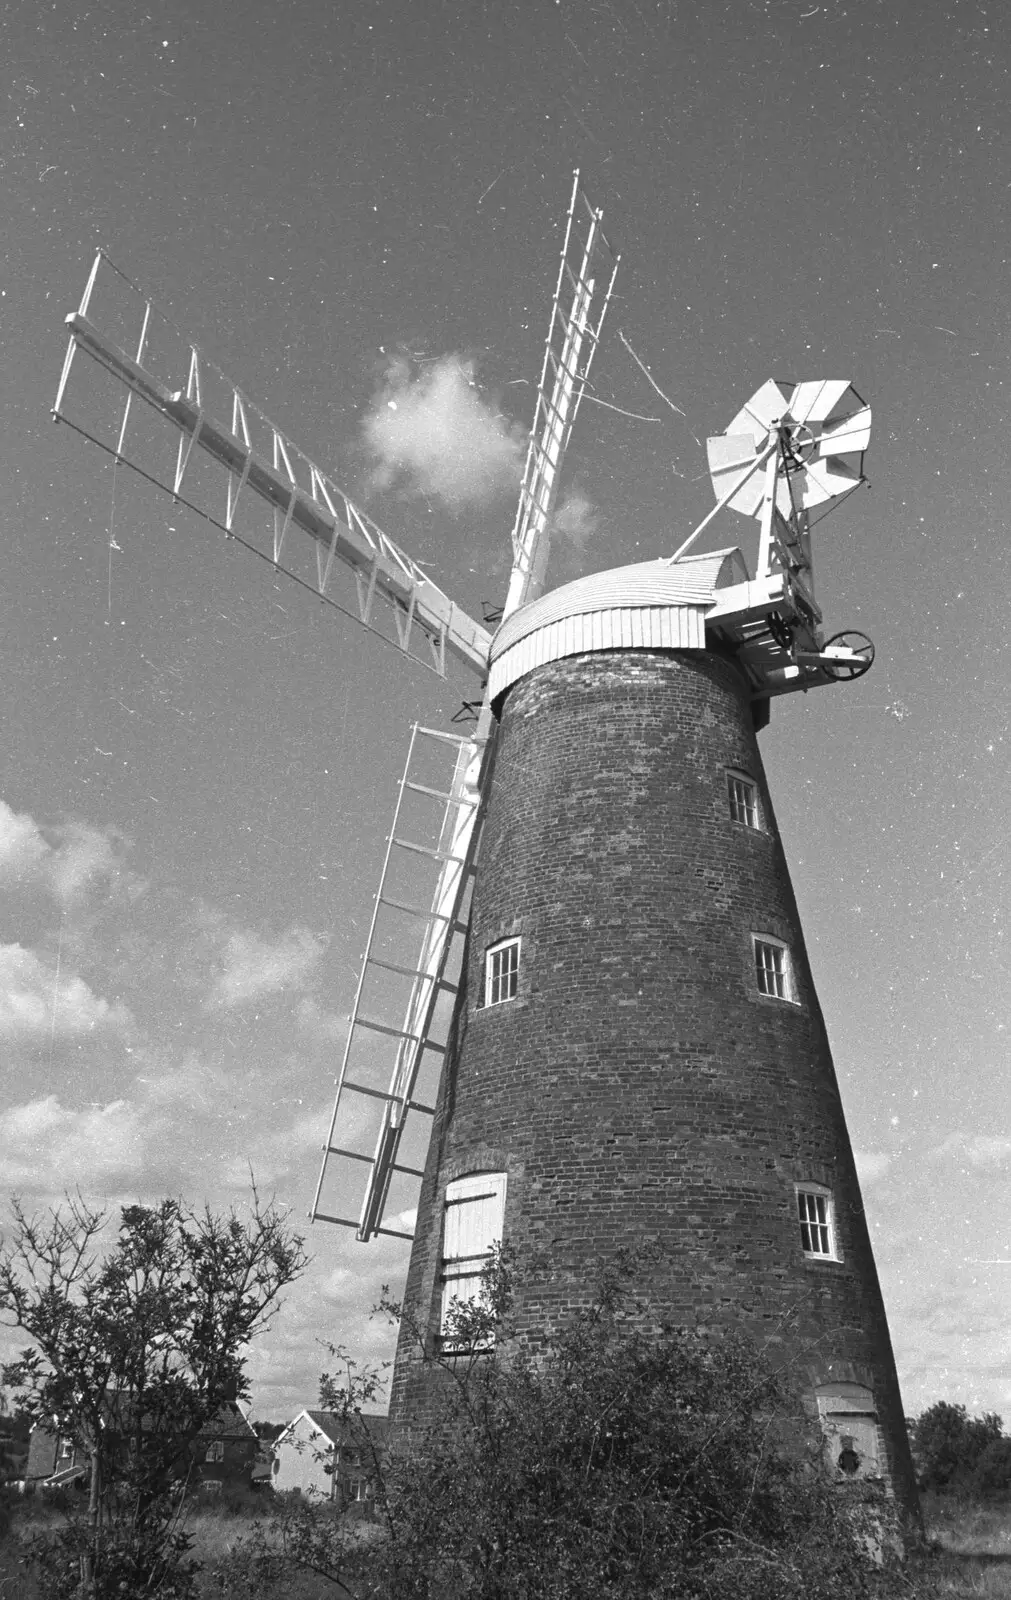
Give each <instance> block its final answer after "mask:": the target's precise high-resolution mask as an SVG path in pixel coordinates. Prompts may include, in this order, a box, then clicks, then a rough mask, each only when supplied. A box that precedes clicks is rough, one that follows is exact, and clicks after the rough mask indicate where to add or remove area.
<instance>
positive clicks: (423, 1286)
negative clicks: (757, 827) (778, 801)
mask: <svg viewBox="0 0 1011 1600" xmlns="http://www.w3.org/2000/svg"><path fill="white" fill-rule="evenodd" d="M728 767H733V768H736V769H740V770H742V771H744V772H746V773H749V774H750V775H751V776H752V777H753V778H754V779H755V780H756V782H757V783H758V785H759V789H760V793H761V805H762V815H763V830H762V831H760V832H756V831H754V830H751V829H748V828H746V827H744V826H742V825H739V824H735V823H733V822H732V821H731V819H730V813H729V807H728V801H727V789H726V771H727V768H728ZM753 933H767V934H769V935H771V936H772V937H773V938H775V939H780V940H783V941H785V942H786V943H787V944H788V946H789V948H790V951H791V954H792V959H793V965H794V970H795V974H796V979H797V984H798V991H799V998H800V1004H799V1005H791V1004H788V1003H786V1002H783V1001H779V1000H775V999H770V998H766V997H764V996H762V995H760V994H759V992H758V989H757V985H756V981H755V976H754V959H753V950H752V942H751V935H752V934H753ZM516 934H518V935H519V936H520V937H521V939H522V953H521V963H520V975H519V993H518V996H517V998H516V999H515V1000H512V1001H509V1002H507V1003H506V1004H503V1005H500V1006H494V1007H490V1008H488V1009H483V1008H482V1005H481V1001H482V996H483V981H482V980H483V963H484V952H485V950H486V948H487V947H488V946H489V945H491V944H494V943H495V942H496V941H498V940H500V939H502V938H506V937H509V936H511V935H516ZM455 1029H456V1036H455V1040H454V1044H453V1048H452V1049H451V1052H450V1056H449V1059H448V1063H447V1070H446V1072H445V1073H444V1077H443V1084H442V1091H441V1096H440V1107H439V1114H438V1116H437V1118H436V1124H435V1129H434V1132H433V1140H432V1148H431V1153H430V1158H429V1167H428V1172H427V1175H426V1179H425V1183H424V1186H423V1191H422V1201H421V1208H420V1213H419V1219H418V1232H417V1240H416V1244H415V1247H414V1251H413V1254H412V1260H411V1267H410V1273H409V1277H408V1284H407V1304H408V1306H409V1308H410V1310H411V1311H412V1313H413V1314H414V1315H415V1316H416V1317H417V1318H418V1319H419V1320H420V1322H421V1323H422V1325H424V1326H425V1327H426V1329H427V1332H428V1336H429V1338H434V1336H435V1333H436V1331H437V1327H438V1315H439V1283H438V1265H439V1248H440V1234H441V1216H442V1202H443V1196H444V1193H445V1187H446V1184H447V1183H448V1182H449V1181H450V1180H451V1179H453V1178H455V1177H459V1176H461V1175H463V1174H464V1173H466V1172H470V1171H475V1170H486V1169H492V1170H504V1171H506V1172H507V1173H508V1189H507V1197H506V1210H505V1230H504V1231H505V1239H506V1242H507V1243H508V1244H509V1245H510V1246H512V1247H514V1248H515V1250H516V1251H517V1252H518V1254H519V1258H520V1260H521V1262H522V1264H523V1266H524V1269H525V1271H526V1274H527V1276H526V1279H525V1281H524V1283H523V1286H522V1288H521V1291H520V1297H519V1301H518V1306H517V1311H518V1316H519V1323H520V1328H521V1331H525V1332H526V1333H528V1334H529V1335H530V1336H532V1337H536V1336H537V1335H538V1334H539V1333H540V1332H542V1331H543V1330H544V1329H546V1328H548V1327H552V1326H556V1325H557V1324H558V1323H559V1322H560V1321H562V1320H563V1319H564V1318H565V1317H566V1316H567V1315H568V1314H569V1313H570V1312H571V1311H572V1310H573V1309H574V1308H576V1307H579V1306H583V1305H585V1304H586V1303H587V1300H588V1298H589V1297H590V1296H591V1295H592V1291H593V1283H594V1275H595V1274H594V1269H595V1265H596V1264H597V1263H599V1262H600V1261H601V1260H602V1259H603V1258H605V1257H606V1256H607V1255H608V1254H610V1253H612V1252H613V1251H614V1250H616V1249H618V1248H620V1247H622V1246H628V1245H634V1244H635V1243H637V1242H638V1241H641V1240H647V1239H648V1240H655V1241H657V1242H658V1243H659V1244H661V1245H662V1246H663V1247H664V1248H665V1250H666V1252H667V1264H666V1265H665V1266H664V1267H663V1268H662V1269H661V1270H660V1271H658V1273H657V1275H656V1278H655V1281H654V1282H653V1285H652V1288H653V1294H654V1299H655V1302H656V1304H657V1305H658V1306H659V1307H660V1308H661V1309H662V1310H664V1311H665V1312H667V1313H669V1314H671V1315H672V1316H674V1317H675V1318H676V1319H677V1320H679V1321H686V1322H689V1323H698V1324H700V1325H712V1324H729V1323H740V1324H743V1325H745V1326H747V1327H748V1328H750V1329H751V1330H752V1331H753V1332H755V1333H757V1334H759V1335H760V1336H762V1337H763V1338H772V1339H773V1340H774V1341H777V1343H778V1342H780V1341H782V1344H783V1347H784V1350H785V1352H787V1353H790V1354H791V1355H792V1356H796V1357H798V1358H799V1361H800V1363H801V1365H802V1367H803V1369H804V1370H805V1372H807V1374H808V1378H809V1384H810V1386H812V1387H813V1385H814V1384H815V1383H817V1382H821V1381H825V1380H826V1379H827V1378H830V1377H831V1378H836V1379H845V1380H846V1381H854V1382H865V1383H868V1384H869V1385H870V1387H872V1389H873V1391H874V1393H875V1396H876V1399H877V1404H878V1407H879V1411H880V1413H881V1415H882V1418H883V1422H884V1428H885V1434H886V1437H887V1438H888V1440H889V1445H890V1450H891V1453H892V1455H893V1458H894V1470H895V1473H896V1475H897V1487H898V1489H899V1491H900V1493H901V1494H902V1496H903V1498H905V1497H906V1496H907V1495H908V1494H910V1493H911V1492H912V1479H911V1469H910V1467H909V1458H908V1447H907V1445H906V1440H905V1429H904V1426H903V1423H902V1409H901V1403H900V1399H899V1393H898V1386H897V1382H896V1379H895V1372H894V1365H893V1361H892V1355H891V1347H890V1343H889V1337H888V1330H887V1326H886V1322H885V1317H884V1311H883V1306H882V1302H881V1298H880V1294H879V1290H878V1284H877V1278H876V1274H875V1269H874V1263H873V1260H872V1256H871V1251H870V1245H869V1241H868V1237H867V1231H866V1227H865V1223H864V1217H863V1206H862V1202H861V1198H860V1192H859V1188H858V1185H857V1179H856V1174H855V1170H854V1166H853V1160H852V1155H851V1152H850V1147H849V1140H848V1137H847V1133H846V1127H845V1122H844V1119H843V1112H842V1107H841V1104H840V1099H839V1093H838V1089H837V1086H836V1079H835V1073H834V1070H833V1066H832V1060H831V1055H830V1053H829V1047H828V1041H827V1038H826V1035H825V1030H824V1026H823V1023H822V1018H821V1013H820V1010H819V1007H818V1001H817V997H816V995H815V992H814V988H813V985H812V982H811V975H810V970H809V967H808V962H807V957H806V954H805V951H804V946H803V940H802V935H801V929H800V924H799V921H798V917H797V908H796V903H795V900H794V895H793V890H792V888H791V885H790V879H789V873H788V871H787V867H786V862H785V859H784V856H783V851H782V847H781V844H780V841H779V836H778V833H777V831H776V825H775V818H774V814H773V810H772V805H771V802H770V800H769V795H768V790H767V786H766V782H765V775H764V771H763V768H762V763H761V758H760V756H759V753H758V748H757V743H756V739H755V733H754V724H753V720H752V716H751V712H750V708H749V706H748V703H747V697H746V694H745V692H744V686H743V682H742V680H741V678H740V676H739V674H738V672H737V669H736V668H735V667H734V666H733V665H732V664H731V663H729V662H727V661H724V660H722V659H721V658H719V657H717V656H715V655H712V654H708V653H707V654H705V655H703V654H701V653H698V654H696V653H688V652H685V653H682V654H673V653H663V652H653V651H636V652H632V651H629V652H601V653H594V654H591V655H584V656H579V657H570V658H568V659H565V660H562V661H556V662H552V663H550V664H548V665H546V666H544V667H541V668H538V669H537V670H535V671H534V672H532V673H530V675H529V676H527V677H526V678H524V679H522V680H521V681H520V682H519V683H518V684H516V685H515V686H514V687H513V688H512V689H511V690H510V691H509V692H508V694H507V696H506V698H505V703H504V707H503V708H502V709H501V725H500V729H499V735H498V744H497V751H496V757H495V767H494V773H493V777H492V781H491V790H490V801H489V809H488V815H487V821H486V824H485V832H484V838H483V842H482V848H481V858H480V865H479V872H478V878H477V882H476V887H475V896H474V904H473V913H472V923H471V939H470V949H469V955H468V965H467V983H466V988H465V990H464V992H463V994H462V996H461V999H460V1002H459V1004H458V1008H457V1015H456V1022H455ZM805 1179H807V1180H811V1181H813V1182H819V1183H825V1184H828V1185H830V1186H831V1188H832V1190H833V1192H834V1196H835V1202H836V1214H837V1221H838V1230H839V1236H840V1242H841V1246H842V1255H843V1260H842V1262H841V1263H827V1262H811V1261H809V1260H806V1259H805V1258H804V1256H803V1254H802V1252H801V1249H800V1240H799V1230H798V1226H797V1222H796V1214H795V1199H794V1183H795V1182H796V1181H803V1180H805ZM430 1401H431V1389H430V1385H429V1381H428V1380H427V1379H426V1378H425V1376H424V1374H423V1373H422V1371H421V1369H420V1367H419V1365H418V1363H417V1361H416V1360H415V1359H414V1358H413V1356H412V1354H411V1351H410V1349H409V1347H408V1344H407V1341H406V1340H402V1346H401V1349H400V1350H399V1351H398V1358H397V1366H396V1372H395V1377H394V1386H393V1399H392V1408H391V1415H392V1416H393V1417H394V1419H396V1420H397V1421H398V1422H400V1423H404V1422H409V1421H410V1420H411V1419H412V1418H414V1417H419V1416H421V1415H423V1414H424V1413H425V1412H426V1410H427V1409H428V1407H429V1404H430Z"/></svg>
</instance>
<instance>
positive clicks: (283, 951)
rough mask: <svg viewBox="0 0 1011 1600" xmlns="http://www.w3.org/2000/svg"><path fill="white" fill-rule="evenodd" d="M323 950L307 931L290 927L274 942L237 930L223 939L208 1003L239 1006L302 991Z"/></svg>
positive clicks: (323, 946) (324, 946) (316, 939)
mask: <svg viewBox="0 0 1011 1600" xmlns="http://www.w3.org/2000/svg"><path fill="white" fill-rule="evenodd" d="M325 949H326V941H325V940H323V939H319V938H317V936H316V935H315V934H314V933H311V932H310V930H309V929H308V928H300V927H292V928H289V929H288V931H287V932H286V933H282V934H281V935H280V937H279V938H277V939H273V940H271V939H261V938H260V937H259V935H258V934H255V933H251V932H249V931H248V930H242V929H238V930H236V931H235V932H233V933H231V934H229V935H228V937H227V939H226V940H225V943H224V949H223V952H222V967H221V971H220V972H219V973H218V975H217V977H216V978H215V980H214V987H213V989H212V991H211V995H210V1000H209V1002H208V1004H209V1005H210V1006H212V1007H219V1006H220V1007H229V1006H239V1005H243V1004H244V1003H245V1002H246V1001H248V1000H258V999H259V998H260V997H261V996H263V995H268V994H276V993H278V991H280V990H283V989H295V990H298V989H303V988H304V987H305V985H306V983H307V982H308V980H309V978H310V976H311V974H312V970H313V968H314V967H315V965H316V963H317V962H318V961H319V959H320V956H321V955H322V954H323V952H324V950H325Z"/></svg>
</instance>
